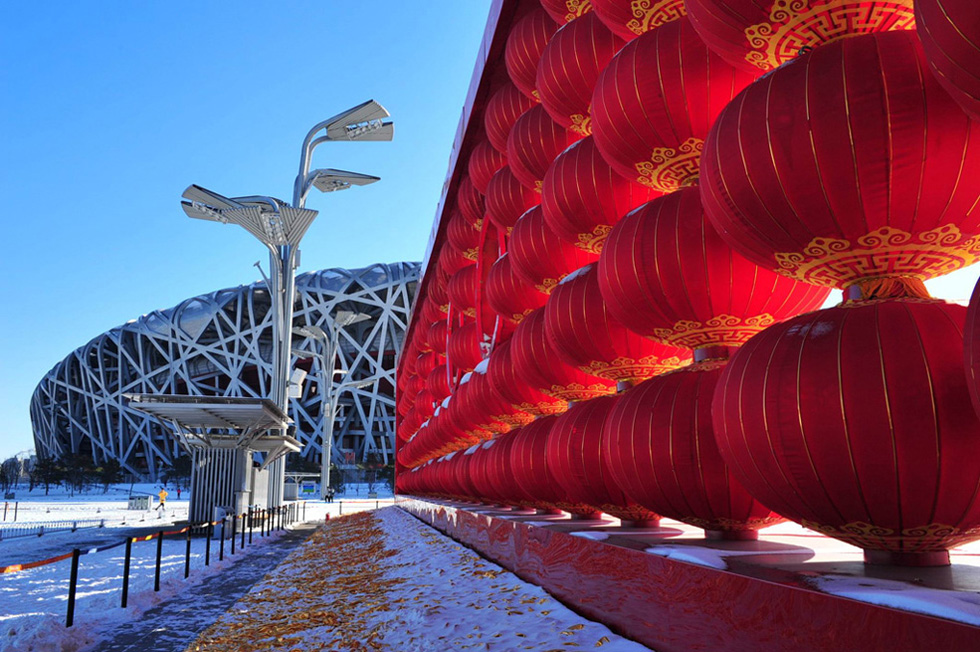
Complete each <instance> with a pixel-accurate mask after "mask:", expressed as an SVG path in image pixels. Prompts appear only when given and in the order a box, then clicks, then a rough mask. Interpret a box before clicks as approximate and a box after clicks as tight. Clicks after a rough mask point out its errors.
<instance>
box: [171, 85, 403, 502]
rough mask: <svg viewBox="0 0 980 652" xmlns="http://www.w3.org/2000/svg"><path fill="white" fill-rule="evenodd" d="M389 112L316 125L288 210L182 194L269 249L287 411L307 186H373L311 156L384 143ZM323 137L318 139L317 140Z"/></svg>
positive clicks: (278, 470)
mask: <svg viewBox="0 0 980 652" xmlns="http://www.w3.org/2000/svg"><path fill="white" fill-rule="evenodd" d="M387 117H389V114H388V111H386V110H385V108H384V107H383V106H381V105H380V104H378V103H377V102H375V101H374V100H369V101H367V102H364V103H363V104H359V105H357V106H355V107H353V108H351V109H348V110H347V111H344V112H342V113H339V114H337V115H335V116H334V117H332V118H329V119H327V120H324V121H323V122H320V123H318V124H316V125H315V126H314V127H313V128H312V129H311V130H310V131H309V132H308V133H307V134H306V137H305V138H304V139H303V146H302V150H301V152H300V164H299V174H297V175H296V178H295V179H294V180H293V202H292V205H290V204H288V203H286V202H284V201H283V200H281V199H276V198H275V197H267V196H260V195H255V196H246V197H230V198H229V197H225V196H223V195H220V194H218V193H216V192H213V191H211V190H207V189H206V188H202V187H201V186H197V185H191V186H189V187H188V188H187V190H185V191H184V194H183V198H184V200H185V201H182V202H181V208H183V210H184V213H186V214H187V216H188V217H193V218H195V219H201V220H209V221H214V222H221V223H223V224H237V225H239V226H241V227H242V228H244V229H245V230H246V231H248V232H249V233H251V234H252V235H253V236H255V237H256V238H257V239H258V240H259V241H260V242H262V244H264V245H265V246H266V247H267V248H268V249H269V261H270V267H271V272H270V276H271V278H270V279H269V280H270V283H269V294H270V299H271V302H272V339H273V343H274V346H273V349H272V382H271V388H270V389H271V391H270V397H269V398H270V399H271V400H272V401H273V403H275V404H276V405H277V406H278V407H279V408H280V409H281V410H283V412H286V411H287V405H286V401H287V386H288V378H289V357H290V356H289V354H290V347H291V343H292V329H291V328H290V327H291V326H292V322H293V299H294V295H295V287H296V278H295V269H296V267H297V265H298V256H299V243H300V240H302V238H303V236H304V235H305V234H306V231H307V229H309V227H310V225H311V224H312V223H313V220H314V219H315V218H316V216H317V214H318V212H317V211H314V210H309V209H307V208H305V207H304V206H305V204H306V196H307V194H308V193H309V190H310V188H311V187H314V188H317V189H318V190H321V191H323V192H331V191H335V190H344V189H346V188H350V187H351V186H355V185H357V186H363V185H367V184H370V183H374V182H375V181H378V177H373V176H370V175H366V174H360V173H357V172H346V171H344V170H334V169H319V170H314V171H313V172H310V171H309V170H310V161H311V159H312V155H313V151H314V150H315V149H316V148H317V147H318V146H319V145H321V144H323V143H326V142H357V141H388V140H391V138H392V136H393V134H394V126H393V125H392V123H391V122H390V121H387V120H385V118H387ZM321 132H322V135H319V136H318V134H320V133H321ZM283 479H284V466H283V464H282V460H277V461H276V462H275V463H274V466H273V467H272V468H271V473H270V485H269V496H270V501H269V506H277V505H279V504H281V502H282V501H281V494H282V482H283Z"/></svg>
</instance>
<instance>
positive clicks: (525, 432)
mask: <svg viewBox="0 0 980 652" xmlns="http://www.w3.org/2000/svg"><path fill="white" fill-rule="evenodd" d="M555 419H557V417H555V416H548V417H541V418H539V419H537V420H535V421H533V422H532V423H529V424H528V425H526V426H524V427H523V428H521V429H519V430H516V431H514V433H513V434H512V435H509V436H510V437H513V440H514V443H513V444H512V447H511V449H510V467H511V473H512V474H513V478H514V479H513V482H514V483H515V484H516V485H518V486H519V487H520V488H521V491H522V492H523V493H524V494H526V495H527V496H530V497H531V499H532V500H531V503H532V504H533V505H534V506H535V507H537V508H538V509H564V510H566V511H570V512H572V513H577V514H593V513H595V512H596V511H597V510H596V509H595V508H594V507H590V506H587V505H582V504H577V503H572V502H571V501H570V500H569V499H568V496H567V493H566V492H565V490H564V489H563V488H562V486H561V485H560V484H559V483H558V481H557V480H556V479H555V477H554V476H553V475H552V473H551V469H549V468H548V459H547V458H548V454H547V453H548V434H549V433H550V432H551V427H552V425H554V423H555Z"/></svg>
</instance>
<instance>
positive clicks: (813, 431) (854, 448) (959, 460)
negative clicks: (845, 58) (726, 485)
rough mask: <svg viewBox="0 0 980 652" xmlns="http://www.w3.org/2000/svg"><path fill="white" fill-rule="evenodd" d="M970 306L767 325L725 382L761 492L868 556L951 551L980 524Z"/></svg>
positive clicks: (905, 304)
mask: <svg viewBox="0 0 980 652" xmlns="http://www.w3.org/2000/svg"><path fill="white" fill-rule="evenodd" d="M818 51H819V50H818ZM965 318H966V308H964V307H962V306H957V305H952V304H947V303H944V302H942V301H935V300H933V301H928V300H923V299H911V300H910V299H894V300H884V301H868V302H864V301H850V302H846V303H844V304H842V305H840V306H838V307H836V308H828V309H826V310H821V311H819V312H814V313H811V314H808V315H801V316H799V317H797V318H795V319H791V320H789V321H786V322H784V323H782V324H777V325H775V326H772V327H770V328H768V329H766V330H765V331H763V332H762V333H760V334H759V335H757V336H756V337H754V338H752V339H751V340H750V341H749V342H748V343H747V344H746V345H745V346H743V347H742V349H741V350H739V352H738V353H736V354H735V356H734V357H733V358H732V360H731V362H729V364H728V369H726V371H725V373H724V375H723V376H722V378H721V380H720V381H719V383H718V389H717V391H716V393H715V399H714V406H713V416H714V423H715V429H716V433H715V434H716V437H717V438H718V445H719V448H720V450H721V453H722V455H723V456H724V457H725V459H726V461H727V462H728V464H729V466H730V467H731V468H732V470H733V471H734V472H735V473H736V474H737V475H738V476H739V478H740V479H741V481H742V483H744V485H745V486H746V487H747V488H748V489H749V490H750V491H751V492H752V493H753V495H755V496H756V497H757V498H758V499H759V500H760V501H762V502H763V503H765V504H766V505H767V506H769V507H771V508H772V509H775V510H776V511H778V512H779V513H781V514H783V515H784V516H786V517H788V518H791V519H793V520H794V521H797V522H799V523H802V524H803V525H805V526H806V527H808V528H811V529H814V530H817V531H819V532H822V533H824V534H827V535H828V536H832V537H835V538H838V539H841V540H843V541H846V542H848V543H850V544H853V545H856V546H859V547H861V548H864V549H865V560H866V561H869V562H872V563H876V562H882V563H897V564H909V565H937V564H948V563H949V556H948V553H947V552H946V551H947V549H949V548H951V547H954V546H957V545H960V544H962V543H965V542H967V541H971V540H973V539H976V538H978V537H980V499H978V494H977V487H978V486H980V457H978V456H977V455H976V450H977V446H978V444H980V420H978V418H977V415H976V413H975V412H974V411H973V410H972V409H971V408H970V398H969V390H968V388H967V382H966V375H965V374H964V373H963V349H962V346H963V344H962V343H963V336H962V333H963V325H964V321H965Z"/></svg>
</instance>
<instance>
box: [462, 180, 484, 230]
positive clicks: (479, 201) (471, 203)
mask: <svg viewBox="0 0 980 652" xmlns="http://www.w3.org/2000/svg"><path fill="white" fill-rule="evenodd" d="M456 206H457V207H458V208H459V212H460V213H462V214H463V217H464V218H465V219H466V221H467V222H469V223H470V225H472V226H473V227H474V228H477V229H479V228H480V226H481V225H482V224H483V213H484V207H483V195H482V194H480V191H479V190H477V189H476V186H474V185H473V182H472V181H470V178H469V176H465V177H463V180H462V181H460V182H459V188H457V189H456Z"/></svg>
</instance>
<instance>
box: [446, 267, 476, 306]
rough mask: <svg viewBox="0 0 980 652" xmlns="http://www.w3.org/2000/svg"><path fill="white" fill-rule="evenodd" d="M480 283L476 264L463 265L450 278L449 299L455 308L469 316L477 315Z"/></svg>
mask: <svg viewBox="0 0 980 652" xmlns="http://www.w3.org/2000/svg"><path fill="white" fill-rule="evenodd" d="M479 284H480V275H479V272H478V270H477V268H476V265H475V264H473V263H470V264H469V265H466V266H465V267H462V268H460V269H459V271H457V272H456V273H455V274H453V276H452V278H450V279H449V300H450V302H452V306H453V310H456V311H458V312H461V313H463V314H464V315H466V316H467V317H470V318H475V317H476V293H477V290H478V288H479Z"/></svg>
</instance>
